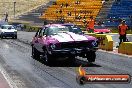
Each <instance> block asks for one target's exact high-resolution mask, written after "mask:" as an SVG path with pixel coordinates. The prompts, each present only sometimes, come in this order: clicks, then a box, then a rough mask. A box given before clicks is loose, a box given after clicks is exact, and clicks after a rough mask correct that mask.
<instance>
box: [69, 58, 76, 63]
mask: <svg viewBox="0 0 132 88" xmlns="http://www.w3.org/2000/svg"><path fill="white" fill-rule="evenodd" d="M75 61H76V58H75V56H70V57H69V58H68V63H70V64H75Z"/></svg>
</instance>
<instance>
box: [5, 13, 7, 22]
mask: <svg viewBox="0 0 132 88" xmlns="http://www.w3.org/2000/svg"><path fill="white" fill-rule="evenodd" d="M5 22H8V13H7V12H6V13H5Z"/></svg>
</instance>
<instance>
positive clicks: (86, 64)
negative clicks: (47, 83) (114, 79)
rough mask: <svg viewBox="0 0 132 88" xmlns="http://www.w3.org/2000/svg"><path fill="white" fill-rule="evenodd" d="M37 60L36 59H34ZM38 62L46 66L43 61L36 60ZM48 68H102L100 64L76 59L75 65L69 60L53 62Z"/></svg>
mask: <svg viewBox="0 0 132 88" xmlns="http://www.w3.org/2000/svg"><path fill="white" fill-rule="evenodd" d="M33 59H35V58H33ZM35 60H37V61H39V62H40V63H42V64H44V65H46V64H45V63H44V62H43V60H41V59H35ZM46 66H49V67H79V66H83V67H101V66H100V65H98V64H95V63H89V62H87V61H83V60H80V59H78V58H77V59H76V61H75V62H74V63H69V62H68V61H67V60H64V61H53V62H51V63H50V64H49V65H46Z"/></svg>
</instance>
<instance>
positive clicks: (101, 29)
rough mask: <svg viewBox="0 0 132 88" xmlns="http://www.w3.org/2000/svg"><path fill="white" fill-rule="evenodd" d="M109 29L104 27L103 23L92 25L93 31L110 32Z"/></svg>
mask: <svg viewBox="0 0 132 88" xmlns="http://www.w3.org/2000/svg"><path fill="white" fill-rule="evenodd" d="M110 32H111V31H110V29H108V28H106V27H105V26H104V25H95V26H94V33H101V34H103V33H110Z"/></svg>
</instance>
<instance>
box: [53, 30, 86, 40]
mask: <svg viewBox="0 0 132 88" xmlns="http://www.w3.org/2000/svg"><path fill="white" fill-rule="evenodd" d="M51 37H52V38H54V39H55V40H57V41H58V42H71V41H87V40H88V38H87V36H85V35H79V34H75V33H72V32H66V33H58V34H56V35H52V36H51Z"/></svg>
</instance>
